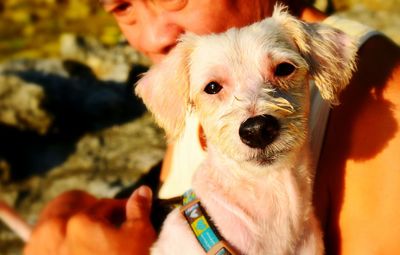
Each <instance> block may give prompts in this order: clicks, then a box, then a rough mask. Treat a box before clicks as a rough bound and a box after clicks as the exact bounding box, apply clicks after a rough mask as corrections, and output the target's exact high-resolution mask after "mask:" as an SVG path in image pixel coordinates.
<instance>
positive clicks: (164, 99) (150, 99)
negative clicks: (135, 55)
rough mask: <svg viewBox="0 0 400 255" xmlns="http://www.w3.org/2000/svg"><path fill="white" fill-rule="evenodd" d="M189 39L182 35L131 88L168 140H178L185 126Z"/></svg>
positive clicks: (191, 39) (190, 40)
mask: <svg viewBox="0 0 400 255" xmlns="http://www.w3.org/2000/svg"><path fill="white" fill-rule="evenodd" d="M193 38H194V37H193ZM193 38H192V37H191V36H184V37H183V38H182V39H181V41H180V42H179V43H178V45H177V46H176V47H175V48H174V49H173V50H172V51H171V52H170V53H169V54H168V56H167V57H166V58H165V59H164V60H163V61H162V62H161V63H159V64H156V65H154V66H153V67H152V68H151V69H150V70H149V71H148V72H147V73H145V74H144V76H143V77H142V78H141V79H140V80H139V81H138V83H137V84H136V88H135V93H136V94H137V95H138V96H139V97H141V98H142V99H143V102H144V104H145V105H146V106H147V108H148V109H149V110H150V111H151V112H152V113H153V115H154V117H155V119H156V121H157V123H158V124H159V125H160V126H161V127H162V128H164V130H165V132H166V135H167V138H168V140H170V141H173V140H175V139H176V138H178V137H179V136H180V134H181V133H182V131H183V129H184V127H185V118H186V113H187V110H188V108H189V64H190V63H189V58H190V53H191V52H192V49H193V44H194V43H193V42H194V39H193Z"/></svg>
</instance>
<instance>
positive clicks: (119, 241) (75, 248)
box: [24, 186, 156, 255]
mask: <svg viewBox="0 0 400 255" xmlns="http://www.w3.org/2000/svg"><path fill="white" fill-rule="evenodd" d="M151 201H152V193H151V190H150V189H149V188H148V187H145V186H143V187H140V188H139V189H137V190H136V191H135V192H134V193H133V194H132V195H131V197H130V198H129V199H128V200H127V201H126V200H115V199H102V200H97V199H96V198H94V197H93V196H91V195H89V194H87V193H84V192H81V191H72V192H67V193H64V194H63V195H61V196H59V197H58V198H56V199H55V200H53V201H52V202H50V203H49V204H48V205H47V207H46V208H45V209H44V210H43V213H42V215H41V217H40V219H39V222H38V224H37V226H36V228H35V229H34V231H33V233H32V236H31V238H30V240H29V242H28V243H27V245H26V246H25V249H24V254H25V255H38V254H40V255H89V254H90V255H93V254H96V255H102V254H107V255H120V254H124V255H125V254H138V255H142V254H143V255H145V254H148V253H149V248H150V246H151V245H152V243H153V242H154V241H155V239H156V233H155V231H154V229H153V227H152V225H151V223H150V219H149V215H150V210H151Z"/></svg>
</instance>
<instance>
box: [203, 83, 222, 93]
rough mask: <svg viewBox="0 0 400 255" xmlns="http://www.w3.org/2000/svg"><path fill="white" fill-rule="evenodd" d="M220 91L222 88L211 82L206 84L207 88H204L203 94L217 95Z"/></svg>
mask: <svg viewBox="0 0 400 255" xmlns="http://www.w3.org/2000/svg"><path fill="white" fill-rule="evenodd" d="M221 89H222V86H221V85H220V84H219V83H218V82H215V81H212V82H210V83H208V84H207V86H206V87H205V88H204V92H206V93H207V94H217V93H218V92H220V91H221Z"/></svg>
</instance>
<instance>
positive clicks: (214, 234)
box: [180, 190, 236, 255]
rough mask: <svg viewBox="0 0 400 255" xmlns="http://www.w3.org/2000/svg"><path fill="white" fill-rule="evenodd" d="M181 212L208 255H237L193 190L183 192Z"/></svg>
mask: <svg viewBox="0 0 400 255" xmlns="http://www.w3.org/2000/svg"><path fill="white" fill-rule="evenodd" d="M180 210H181V212H182V214H183V215H184V216H185V218H186V221H187V222H188V223H189V225H190V228H191V229H192V231H193V233H194V235H195V236H196V238H197V240H198V242H199V243H200V245H201V247H203V249H204V251H205V252H206V254H207V255H235V254H236V253H235V252H234V251H233V250H232V248H231V247H230V246H229V245H228V243H227V242H226V241H225V240H224V239H223V238H222V236H221V235H220V233H219V232H218V230H217V228H216V227H215V225H214V224H213V223H212V221H211V219H210V217H209V216H208V215H207V213H206V211H205V209H204V208H203V207H202V206H201V204H200V200H199V199H198V198H197V197H196V195H195V193H194V192H193V191H192V190H188V191H186V192H185V194H183V206H182V207H181V209H180Z"/></svg>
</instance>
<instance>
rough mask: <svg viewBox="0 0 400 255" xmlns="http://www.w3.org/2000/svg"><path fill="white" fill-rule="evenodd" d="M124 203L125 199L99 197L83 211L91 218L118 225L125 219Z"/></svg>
mask: <svg viewBox="0 0 400 255" xmlns="http://www.w3.org/2000/svg"><path fill="white" fill-rule="evenodd" d="M125 205H126V200H120V199H119V200H117V199H101V200H99V201H97V202H96V203H95V204H94V205H92V206H91V207H90V208H88V209H86V210H85V211H84V212H83V213H84V214H86V215H90V216H91V218H92V219H95V220H100V221H102V222H104V223H106V224H111V225H113V226H115V227H118V226H120V225H121V224H122V223H123V222H124V221H125V220H126V215H125Z"/></svg>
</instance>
